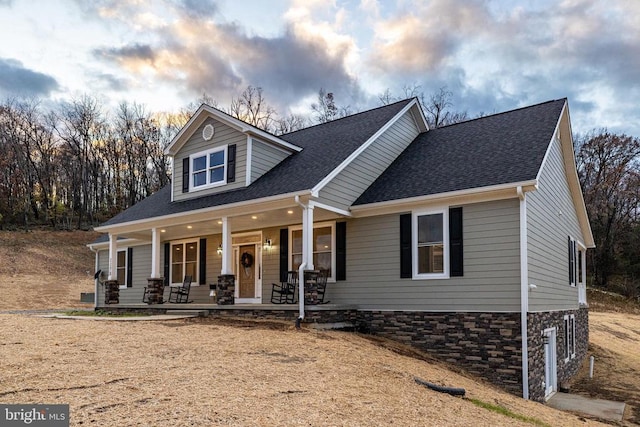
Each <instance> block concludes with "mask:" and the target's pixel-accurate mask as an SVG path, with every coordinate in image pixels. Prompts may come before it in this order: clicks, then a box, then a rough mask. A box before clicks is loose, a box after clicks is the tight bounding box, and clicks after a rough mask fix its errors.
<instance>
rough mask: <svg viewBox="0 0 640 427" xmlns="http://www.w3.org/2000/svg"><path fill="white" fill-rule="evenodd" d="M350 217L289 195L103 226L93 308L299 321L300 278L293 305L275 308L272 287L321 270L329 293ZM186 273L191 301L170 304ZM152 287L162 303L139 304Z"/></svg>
mask: <svg viewBox="0 0 640 427" xmlns="http://www.w3.org/2000/svg"><path fill="white" fill-rule="evenodd" d="M349 216H351V215H350V213H349V212H348V211H343V210H341V209H337V208H334V207H331V206H328V205H325V204H322V203H320V202H318V201H317V200H314V199H313V198H312V197H311V196H308V197H300V196H298V195H290V196H288V197H279V198H277V199H274V200H263V201H262V202H260V203H252V204H248V205H242V206H231V207H230V206H224V207H220V208H207V209H201V210H194V211H191V212H186V213H180V214H176V215H175V216H165V217H162V218H151V219H149V220H145V221H143V222H140V223H125V224H122V225H113V226H106V227H100V228H98V229H97V230H98V231H103V232H107V233H108V240H107V239H105V240H104V241H102V242H99V243H94V244H92V245H90V247H91V249H92V250H94V252H96V271H99V270H102V271H104V272H105V273H104V276H103V279H104V280H97V281H96V296H97V298H96V307H98V308H110V309H111V308H116V307H117V308H122V309H132V310H141V309H147V310H165V311H166V310H172V309H173V308H172V306H174V305H176V306H177V307H176V308H177V309H189V310H197V309H202V310H230V309H238V310H241V311H243V312H245V311H246V310H249V311H250V310H252V309H253V308H255V307H256V306H260V307H261V308H262V309H266V310H269V311H274V310H275V311H281V312H282V313H286V316H285V314H283V316H285V317H291V316H290V315H295V316H296V317H304V312H305V303H304V298H300V297H299V296H300V295H304V292H305V291H304V280H300V281H299V283H298V285H297V286H299V289H298V291H297V294H298V296H297V298H296V301H295V302H296V303H295V304H274V305H273V306H272V304H271V295H272V286H273V284H280V283H282V282H283V281H286V280H287V279H286V273H287V272H288V271H291V270H295V271H297V272H298V275H299V277H301V278H303V277H305V272H308V271H318V270H323V271H325V272H326V274H327V276H328V278H327V281H328V283H329V286H328V288H329V289H330V287H331V284H333V283H335V282H336V280H340V278H341V276H343V275H344V273H343V270H344V268H345V266H344V260H343V259H341V256H340V254H339V252H340V248H339V246H344V238H345V237H344V233H345V231H344V230H345V218H346V217H349ZM342 252H344V251H342ZM105 276H106V277H105ZM185 276H188V277H190V279H191V284H190V285H191V286H190V290H189V296H188V303H187V304H167V300H168V295H169V293H170V292H171V291H170V290H171V289H172V288H174V287H177V286H181V285H182V283H183V280H184V278H185ZM221 281H222V282H225V281H227V282H229V283H228V284H230V286H227V287H226V289H227V294H226V295H224V293H221V292H220V282H221ZM153 285H157V286H158V287H159V288H160V287H161V288H160V289H159V290H158V292H159V294H160V295H161V296H162V298H161V301H162V302H163V304H156V302H159V301H158V300H157V299H154V300H152V301H151V304H147V303H144V302H143V297H144V292H145V288H148V287H149V286H153ZM109 287H110V288H111V289H112V290H113V289H117V296H118V298H117V299H114V300H111V301H109V300H108V296H107V288H109ZM229 292H230V293H229ZM225 297H226V298H225ZM334 302H337V301H334ZM307 305H308V304H307ZM226 306H229V307H230V308H229V309H227V308H226ZM319 311H326V310H325V309H324V308H323V309H320V310H319Z"/></svg>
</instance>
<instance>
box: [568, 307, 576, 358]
mask: <svg viewBox="0 0 640 427" xmlns="http://www.w3.org/2000/svg"><path fill="white" fill-rule="evenodd" d="M569 327H570V328H571V342H570V343H569V344H570V345H571V358H572V359H575V358H576V315H575V314H572V315H571V316H570V317H569Z"/></svg>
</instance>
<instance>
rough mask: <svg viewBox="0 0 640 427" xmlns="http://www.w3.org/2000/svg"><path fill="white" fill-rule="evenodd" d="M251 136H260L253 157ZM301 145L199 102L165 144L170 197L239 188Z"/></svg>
mask: <svg viewBox="0 0 640 427" xmlns="http://www.w3.org/2000/svg"><path fill="white" fill-rule="evenodd" d="M203 132H204V133H203ZM254 141H260V143H261V144H262V145H261V146H260V147H259V148H258V157H257V158H256V160H255V161H252V156H251V154H252V145H253V144H252V143H253V142H254ZM262 147H269V148H271V149H273V150H272V151H276V152H277V153H278V154H277V155H271V156H261V154H263V151H264V150H262V151H261V150H260V148H262ZM301 150H302V149H301V148H300V147H297V146H295V145H293V144H291V143H289V142H287V141H284V140H282V139H280V138H278V137H276V136H274V135H271V134H269V133H268V132H265V131H263V130H261V129H258V128H256V127H254V126H252V125H250V124H247V123H244V122H242V121H240V120H238V119H236V118H234V117H232V116H229V115H228V114H225V113H223V112H222V111H219V110H216V109H215V108H212V107H209V106H207V105H205V104H203V105H202V106H200V108H199V109H198V111H196V113H195V114H194V115H193V116H192V117H191V119H190V120H189V121H188V122H187V124H185V125H184V127H183V128H182V129H181V130H180V132H179V133H178V135H176V137H175V138H174V139H173V141H172V142H171V144H169V146H168V147H167V148H166V149H165V154H166V155H168V156H171V157H172V164H173V180H172V183H171V185H172V187H171V200H172V201H180V200H187V199H192V198H196V197H202V196H207V195H211V194H217V193H220V192H223V191H229V190H234V189H239V188H242V187H244V186H247V185H249V184H250V183H251V182H253V179H252V178H257V177H259V176H262V174H264V173H266V172H267V171H268V170H270V169H271V168H273V167H274V166H276V165H277V164H278V163H279V162H280V161H282V160H283V159H285V158H286V157H287V156H289V155H291V154H292V153H296V152H299V151H301ZM253 167H255V168H256V171H255V172H254V171H252V168H253Z"/></svg>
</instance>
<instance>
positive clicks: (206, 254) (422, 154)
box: [89, 99, 594, 401]
mask: <svg viewBox="0 0 640 427" xmlns="http://www.w3.org/2000/svg"><path fill="white" fill-rule="evenodd" d="M166 154H167V155H168V156H169V158H170V159H171V161H172V170H173V180H172V182H171V183H170V184H169V185H168V186H166V187H165V188H163V189H161V190H160V191H158V192H157V193H156V194H154V195H152V196H150V197H148V198H146V199H145V200H143V201H141V202H139V203H138V204H136V205H134V206H132V207H131V208H129V209H127V210H126V211H124V212H122V213H120V214H119V215H117V216H115V217H114V218H112V219H111V220H109V221H107V222H106V223H104V224H102V225H101V226H100V227H98V228H97V230H98V231H101V232H104V233H105V234H106V236H107V237H105V239H102V240H98V241H97V242H95V243H93V244H91V245H89V246H90V248H91V249H92V250H93V251H94V252H95V253H96V269H102V270H104V271H108V275H109V279H111V281H110V284H111V287H113V286H114V284H115V286H119V287H120V289H119V290H118V289H116V293H117V294H118V295H117V298H116V299H115V300H114V301H113V302H114V303H115V304H110V305H109V306H108V307H109V308H116V309H142V308H144V307H146V308H147V309H150V310H160V309H162V310H167V309H170V308H172V307H170V306H171V304H166V303H165V304H163V305H159V304H151V305H147V304H143V303H142V297H143V292H144V288H145V287H146V286H151V285H154V284H155V285H154V286H155V288H154V289H159V292H160V295H162V292H164V287H163V286H162V285H163V282H164V284H166V285H170V286H174V285H178V284H179V283H180V282H182V279H183V276H185V275H191V276H192V277H193V286H192V288H191V294H190V298H191V299H192V300H193V303H192V304H191V305H190V307H199V308H205V309H210V310H211V311H214V310H220V312H223V311H224V310H232V311H229V313H235V314H239V313H250V314H251V315H273V316H282V317H287V316H289V318H292V317H293V318H296V317H297V318H298V319H299V321H309V320H311V321H319V320H318V319H321V320H322V321H336V320H344V319H349V320H350V321H354V322H357V324H358V325H359V327H360V328H361V329H363V330H368V331H369V332H371V333H374V334H378V335H382V336H388V337H392V338H395V339H398V340H401V341H403V342H406V343H410V344H411V345H414V346H416V347H418V348H421V349H423V350H426V351H428V352H430V353H432V354H434V355H435V356H437V357H439V358H441V359H443V360H447V361H449V362H453V363H456V364H458V365H460V366H463V367H465V368H466V369H467V370H469V371H471V372H473V373H475V374H477V375H480V376H482V377H484V378H487V379H488V380H490V381H492V382H494V383H496V384H499V385H501V386H503V387H505V388H507V389H508V390H511V391H512V392H514V393H517V394H520V395H522V396H523V397H524V398H529V399H534V400H538V401H543V400H544V399H545V398H548V397H549V396H551V395H552V394H553V393H554V392H555V391H556V390H557V387H558V384H559V383H560V382H561V381H564V380H567V379H568V378H569V377H571V376H572V375H573V374H574V373H575V372H576V371H577V370H578V367H579V365H580V364H581V361H582V360H583V358H584V357H585V355H586V352H587V343H588V308H587V303H586V287H585V275H586V256H585V253H586V250H587V249H588V248H592V247H594V242H593V236H592V233H591V229H590V226H589V221H588V218H587V213H586V209H585V205H584V200H583V197H582V192H581V189H580V184H579V181H578V176H577V173H576V164H575V160H574V152H573V144H572V136H571V125H570V119H569V109H568V103H567V100H566V99H560V100H554V101H549V102H545V103H542V104H538V105H532V106H529V107H525V108H520V109H516V110H513V111H508V112H504V113H500V114H494V115H490V116H486V117H482V118H478V119H474V120H469V121H466V122H463V123H458V124H454V125H450V126H447V127H443V128H438V129H431V130H430V129H429V128H428V126H427V124H426V121H425V118H424V116H423V113H422V110H421V108H420V105H419V104H418V101H417V100H416V99H409V100H404V101H401V102H396V103H394V104H390V105H386V106H383V107H379V108H375V109H372V110H369V111H364V112H361V113H358V114H354V115H351V116H348V117H344V118H342V119H339V120H335V121H332V122H328V123H325V124H320V125H317V126H312V127H309V128H306V129H303V130H299V131H296V132H292V133H289V134H286V135H281V136H274V135H271V134H269V133H266V132H264V131H262V130H260V129H257V128H255V127H253V126H251V125H248V124H246V123H243V122H241V121H239V120H237V119H235V118H233V117H230V116H228V115H226V114H224V113H223V112H221V111H219V110H216V109H214V108H212V107H209V106H207V105H202V106H201V107H200V108H199V109H198V111H197V112H196V113H195V114H194V116H193V117H192V118H191V119H190V120H189V122H188V123H187V124H186V125H185V126H184V128H183V129H182V130H181V131H180V133H179V134H178V135H177V136H176V137H175V139H174V140H173V141H172V143H171V144H170V145H169V146H168V147H167V149H166ZM314 269H316V270H317V269H324V270H326V271H328V275H329V278H328V282H329V285H328V290H327V299H328V300H330V301H331V304H328V305H326V306H310V305H308V304H305V302H304V298H300V300H301V301H300V302H299V304H298V306H287V307H284V306H274V305H272V304H270V296H271V289H272V286H271V284H272V283H278V282H280V281H281V278H283V276H284V277H286V273H287V271H289V270H300V271H301V272H303V271H306V270H314ZM300 277H303V276H302V275H301V276H300ZM116 280H117V282H116ZM300 282H301V284H300V287H301V290H302V291H303V292H304V289H305V288H304V286H305V284H304V281H303V280H301V281H300ZM209 285H213V286H211V287H216V288H217V289H218V295H217V297H218V300H217V302H218V304H216V302H215V301H214V299H213V298H212V297H211V295H213V293H212V291H211V290H210V286H209ZM105 294H106V292H105V291H104V290H101V289H99V287H98V285H96V295H97V296H98V299H97V302H96V306H97V307H107V304H106V303H107V302H111V301H105ZM223 294H224V295H223ZM223 301H224V303H227V304H228V305H223ZM243 310H244V311H243ZM305 316H306V317H305Z"/></svg>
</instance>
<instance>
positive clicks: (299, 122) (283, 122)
mask: <svg viewBox="0 0 640 427" xmlns="http://www.w3.org/2000/svg"><path fill="white" fill-rule="evenodd" d="M274 122H275V126H274V127H275V130H274V133H275V134H276V135H283V134H285V133H290V132H294V131H296V130H300V129H304V128H305V127H307V126H308V125H309V119H307V118H306V117H304V116H302V115H300V114H294V113H290V114H289V115H288V116H285V117H281V118H278V119H276V120H275V121H274Z"/></svg>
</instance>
